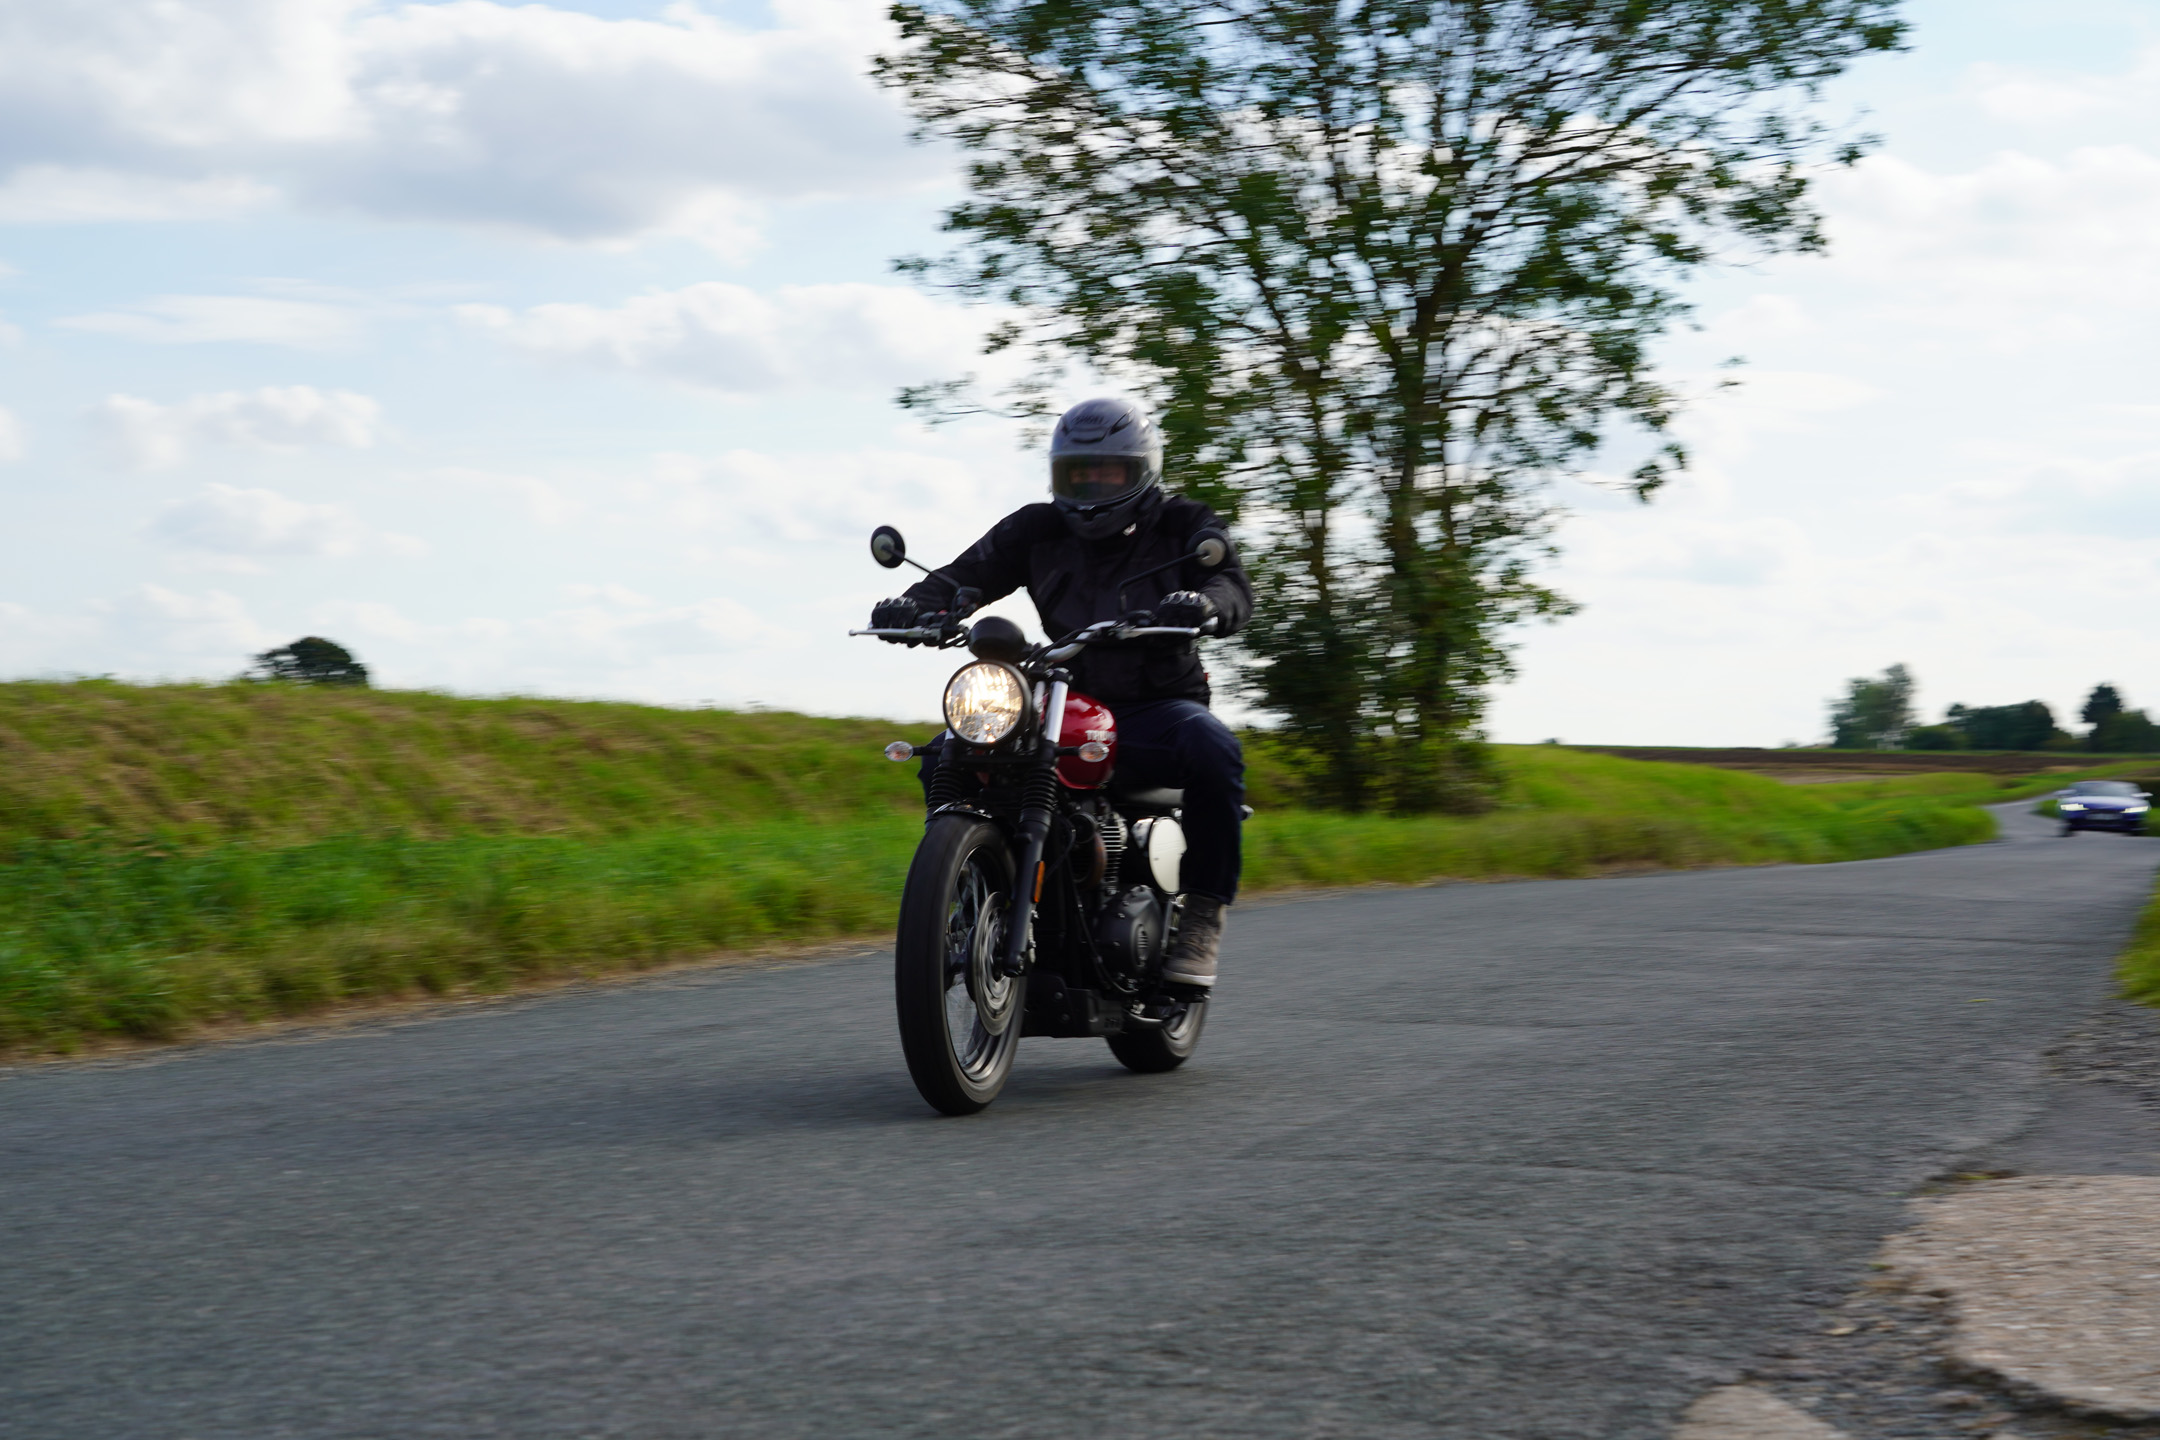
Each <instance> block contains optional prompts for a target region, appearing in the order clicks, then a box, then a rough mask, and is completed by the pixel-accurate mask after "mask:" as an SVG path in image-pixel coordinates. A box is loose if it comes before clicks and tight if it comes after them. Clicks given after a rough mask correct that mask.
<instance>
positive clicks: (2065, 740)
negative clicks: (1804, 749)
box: [1830, 665, 2160, 755]
mask: <svg viewBox="0 0 2160 1440" xmlns="http://www.w3.org/2000/svg"><path fill="white" fill-rule="evenodd" d="M1913 688H1914V682H1913V677H1912V672H1911V671H1909V670H1907V669H1906V668H1905V667H1904V666H1903V665H1892V666H1891V667H1890V668H1889V669H1887V670H1885V671H1883V673H1882V674H1881V675H1878V676H1862V677H1860V678H1858V679H1854V680H1848V681H1846V682H1845V693H1844V694H1843V695H1841V696H1839V697H1838V698H1837V699H1835V700H1832V701H1831V702H1830V744H1831V745H1832V746H1833V747H1835V748H1837V749H1840V750H2090V751H2097V752H2099V753H2102V754H2113V755H2126V754H2127V755H2143V754H2153V753H2160V724H2155V723H2154V722H2153V720H2152V719H2151V718H2150V717H2149V716H2147V715H2146V713H2145V712H2144V711H2143V710H2132V709H2130V708H2129V707H2128V705H2127V704H2126V703H2125V702H2124V700H2123V697H2122V692H2121V691H2120V690H2118V689H2116V687H2115V686H2113V685H2096V686H2094V687H2093V692H2092V694H2091V695H2089V696H2087V697H2086V699H2085V704H2084V706H2083V708H2081V709H2080V710H2079V711H2078V718H2079V719H2080V720H2082V721H2084V723H2085V725H2086V726H2087V727H2088V728H2087V729H2086V731H2085V733H2084V734H2083V735H2073V734H2071V733H2070V732H2069V731H2067V730H2064V729H2063V728H2062V727H2061V726H2059V725H2057V724H2056V723H2055V712H2054V710H2053V709H2051V708H2050V707H2049V705H2048V703H2047V702H2046V701H2045V700H2027V701H2024V702H2023V703H2021V704H2016V705H1964V704H1957V705H1952V706H1951V707H1950V708H1949V709H1948V710H1947V711H1945V712H1944V714H1943V718H1942V721H1941V722H1940V723H1939V724H1935V725H1922V724H1920V723H1919V717H1918V714H1917V713H1916V712H1915V711H1914V709H1913Z"/></svg>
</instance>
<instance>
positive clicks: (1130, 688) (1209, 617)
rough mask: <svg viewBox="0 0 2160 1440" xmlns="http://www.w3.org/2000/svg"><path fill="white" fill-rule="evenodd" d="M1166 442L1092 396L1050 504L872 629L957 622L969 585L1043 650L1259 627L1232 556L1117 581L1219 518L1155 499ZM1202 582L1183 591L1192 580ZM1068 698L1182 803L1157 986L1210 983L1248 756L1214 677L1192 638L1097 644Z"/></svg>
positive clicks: (1234, 872)
mask: <svg viewBox="0 0 2160 1440" xmlns="http://www.w3.org/2000/svg"><path fill="white" fill-rule="evenodd" d="M1162 468H1163V447H1162V432H1161V431H1160V430H1159V429H1158V428H1157V427H1156V425H1155V422H1154V420H1153V419H1152V418H1150V416H1149V415H1148V413H1147V411H1145V410H1143V409H1142V408H1141V407H1140V406H1138V405H1136V404H1134V403H1133V402H1132V401H1130V400H1114V399H1113V400H1088V401H1083V402H1082V403H1080V404H1078V405H1075V406H1074V407H1073V408H1072V409H1070V410H1067V411H1066V412H1065V414H1064V415H1063V416H1062V417H1060V418H1059V420H1058V423H1057V429H1056V430H1055V431H1054V432H1053V433H1052V435H1051V438H1050V495H1051V499H1050V501H1049V503H1047V504H1034V505H1024V506H1022V507H1021V508H1020V509H1018V510H1015V511H1014V512H1013V513H1012V514H1010V515H1008V516H1006V517H1005V518H1004V519H1003V520H1000V521H999V522H998V523H997V524H996V525H994V526H992V527H991V528H990V532H989V533H988V534H987V535H985V536H983V537H982V539H980V540H978V541H976V542H975V543H974V544H973V545H972V546H970V547H969V548H968V549H967V551H966V552H965V553H964V554H962V555H961V556H960V558H959V559H957V560H955V561H953V562H952V563H951V564H950V565H945V566H942V567H940V568H939V569H937V570H934V571H932V572H931V573H930V575H929V577H928V578H926V579H924V580H923V581H921V582H920V583H919V584H916V585H913V586H911V587H909V589H908V590H907V592H906V593H905V594H903V595H899V596H896V597H894V598H892V599H889V600H884V601H881V602H879V604H878V605H877V607H876V608H875V609H874V610H873V611H872V612H871V617H870V623H871V625H872V626H873V627H876V628H880V629H886V628H890V629H905V628H908V627H910V626H914V625H919V624H923V623H927V622H928V621H929V620H930V619H931V618H932V617H933V616H934V615H937V614H940V613H943V612H947V611H949V610H951V608H952V606H953V603H954V599H955V596H956V595H957V594H958V592H959V591H960V590H961V589H963V588H966V589H972V590H975V591H977V592H979V596H980V599H979V600H977V601H976V603H977V604H987V603H989V602H991V601H994V600H998V599H1001V598H1003V597H1004V596H1006V595H1010V594H1011V593H1012V592H1013V591H1015V590H1017V589H1019V588H1020V587H1022V586H1023V585H1024V586H1026V587H1027V592H1028V598H1029V599H1031V600H1033V601H1034V602H1035V613H1036V614H1037V615H1038V616H1040V617H1041V620H1042V625H1043V629H1044V630H1045V631H1046V632H1047V633H1048V635H1049V636H1050V638H1051V639H1053V640H1056V639H1059V638H1062V637H1064V636H1066V635H1069V634H1071V633H1072V632H1074V631H1076V630H1079V629H1081V628H1082V627H1083V626H1087V625H1091V624H1094V623H1095V622H1096V621H1099V620H1115V619H1119V618H1128V619H1130V618H1134V617H1135V616H1140V617H1141V618H1140V623H1143V624H1155V625H1177V626H1199V627H1202V628H1204V629H1206V630H1207V632H1208V633H1209V634H1213V635H1229V634H1232V633H1234V632H1236V631H1237V630H1238V629H1239V628H1240V627H1242V626H1243V625H1244V624H1245V622H1246V621H1247V620H1248V619H1250V618H1251V617H1252V606H1253V591H1252V582H1251V581H1250V580H1249V579H1248V578H1247V577H1246V575H1245V571H1244V569H1243V568H1242V567H1241V566H1240V565H1239V564H1238V562H1237V558H1236V556H1235V555H1232V556H1231V558H1230V559H1229V560H1228V561H1226V562H1225V563H1224V564H1223V565H1221V566H1219V567H1218V568H1216V569H1214V570H1213V571H1202V569H1201V567H1199V566H1198V565H1192V566H1190V567H1187V566H1173V567H1172V568H1170V569H1168V570H1164V571H1162V572H1161V573H1159V574H1156V575H1152V576H1149V577H1147V578H1146V579H1143V580H1139V581H1137V582H1135V583H1134V584H1132V585H1130V586H1128V587H1126V594H1125V609H1124V611H1123V612H1122V617H1121V612H1120V610H1119V601H1118V586H1119V582H1120V581H1122V580H1124V579H1126V577H1128V576H1131V575H1134V574H1137V573H1138V572H1140V571H1143V570H1150V569H1153V568H1154V567H1156V566H1159V565H1164V564H1166V563H1167V562H1170V561H1172V560H1176V559H1178V558H1180V557H1182V556H1188V555H1190V554H1191V553H1192V537H1193V536H1194V535H1195V534H1196V533H1197V532H1199V531H1201V530H1207V529H1221V528H1222V522H1221V521H1219V520H1218V519H1216V517H1215V515H1214V513H1213V512H1212V511H1210V510H1209V509H1208V508H1207V507H1206V506H1205V505H1202V504H1200V503H1199V502H1198V501H1196V500H1188V499H1185V498H1183V497H1181V496H1176V495H1171V494H1168V493H1166V492H1165V491H1164V490H1163V488H1162ZM1188 568H1189V569H1190V570H1191V571H1192V572H1193V573H1194V574H1196V575H1198V574H1204V575H1205V579H1204V580H1202V581H1201V583H1200V584H1199V587H1198V588H1197V589H1188V588H1186V585H1185V581H1186V578H1187V576H1186V573H1185V572H1186V571H1187V569H1188ZM1067 665H1068V667H1069V668H1070V669H1071V671H1072V673H1073V688H1074V689H1075V690H1078V691H1081V692H1082V693H1085V694H1088V695H1091V696H1093V697H1094V698H1095V699H1097V700H1100V701H1102V702H1103V703H1104V704H1106V705H1108V706H1109V707H1110V709H1111V711H1112V712H1113V713H1114V714H1115V715H1116V716H1117V768H1118V773H1119V776H1120V778H1121V779H1123V780H1124V781H1126V782H1137V783H1138V784H1140V785H1146V786H1168V787H1172V788H1177V789H1182V790H1183V791H1184V792H1185V800H1184V812H1183V817H1182V821H1181V823H1182V825H1183V828H1184V831H1185V837H1186V846H1187V848H1186V851H1185V859H1184V865H1183V871H1182V875H1183V883H1184V885H1185V909H1184V914H1183V917H1182V918H1181V920H1180V922H1179V925H1178V935H1177V942H1176V943H1175V944H1174V945H1173V946H1172V947H1171V949H1170V953H1169V955H1168V956H1167V957H1166V958H1165V960H1164V962H1163V978H1164V979H1165V980H1167V981H1170V982H1172V983H1174V984H1182V985H1191V986H1195V987H1207V986H1212V985H1213V984H1214V983H1215V972H1216V962H1217V958H1218V956H1219V954H1220V952H1221V948H1222V934H1223V910H1224V908H1225V907H1226V906H1228V905H1229V904H1230V903H1231V902H1232V901H1233V900H1235V899H1236V898H1237V886H1238V870H1239V865H1240V852H1239V834H1238V831H1239V826H1240V824H1241V822H1242V818H1243V805H1244V800H1245V758H1244V752H1243V750H1242V748H1241V747H1240V746H1239V744H1238V738H1237V736H1236V735H1235V734H1234V733H1233V732H1232V731H1231V729H1230V727H1229V726H1227V725H1225V724H1223V722H1222V721H1221V720H1219V719H1217V718H1216V717H1215V715H1214V713H1213V712H1212V711H1210V710H1209V709H1208V698H1209V689H1208V677H1207V672H1206V671H1205V670H1203V669H1202V668H1201V666H1200V657H1199V654H1198V649H1197V646H1196V645H1195V644H1194V642H1192V641H1190V640H1179V639H1174V638H1170V639H1163V638H1157V639H1148V640H1141V641H1134V642H1131V643H1128V644H1124V645H1094V646H1090V647H1088V648H1087V649H1086V650H1083V651H1082V652H1081V653H1080V654H1079V655H1077V656H1075V657H1074V658H1073V659H1072V660H1070V661H1068V662H1067ZM943 743H944V742H943V738H942V737H940V739H939V740H937V741H934V742H932V743H931V745H929V746H928V747H926V751H925V758H924V761H923V769H922V780H923V788H924V790H925V792H926V793H927V791H928V789H929V786H930V780H931V777H932V775H933V774H935V772H936V767H937V762H938V755H939V753H940V751H941V750H942V748H943Z"/></svg>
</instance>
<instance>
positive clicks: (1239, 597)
mask: <svg viewBox="0 0 2160 1440" xmlns="http://www.w3.org/2000/svg"><path fill="white" fill-rule="evenodd" d="M1191 528H1192V530H1194V531H1200V530H1228V529H1229V528H1230V527H1229V526H1227V525H1225V524H1223V523H1222V521H1220V520H1218V519H1216V518H1215V514H1214V512H1213V511H1211V510H1207V509H1205V508H1201V509H1200V518H1199V519H1198V520H1197V521H1196V522H1195V523H1194V524H1193V525H1192V527H1191ZM1187 568H1188V571H1190V570H1197V569H1198V568H1199V567H1198V566H1190V567H1187ZM1193 588H1194V589H1195V590H1198V591H1199V592H1200V593H1201V594H1202V595H1205V596H1207V598H1208V599H1210V600H1212V601H1214V602H1215V613H1216V614H1217V615H1218V616H1219V617H1221V618H1220V619H1219V620H1218V622H1217V623H1216V626H1215V633H1216V634H1217V635H1235V634H1236V633H1237V632H1238V631H1240V630H1242V629H1244V628H1245V622H1246V621H1248V620H1250V619H1252V610H1253V588H1252V579H1251V577H1249V576H1248V575H1246V573H1245V566H1244V565H1243V564H1242V563H1241V562H1240V561H1239V560H1238V558H1237V556H1236V555H1235V554H1233V555H1232V556H1231V557H1230V562H1229V563H1228V564H1226V565H1224V566H1223V567H1222V568H1221V569H1219V570H1216V571H1214V572H1213V573H1212V574H1210V575H1209V576H1208V578H1207V579H1206V580H1205V581H1204V582H1203V583H1201V584H1199V585H1195V586H1194V587H1193Z"/></svg>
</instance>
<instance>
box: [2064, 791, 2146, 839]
mask: <svg viewBox="0 0 2160 1440" xmlns="http://www.w3.org/2000/svg"><path fill="white" fill-rule="evenodd" d="M2151 809H2152V796H2151V795H2149V794H2147V793H2146V792H2145V791H2143V790H2140V789H2138V787H2137V786H2135V785H2133V784H2131V783H2130V782H2129V781H2127V780H2080V781H2078V782H2077V783H2076V784H2075V785H2072V786H2071V787H2070V788H2069V789H2067V790H2058V791H2056V792H2055V813H2056V815H2057V816H2058V817H2059V818H2060V819H2061V820H2062V822H2063V828H2062V833H2063V834H2064V835H2075V834H2077V833H2078V831H2080V830H2114V831H2117V832H2118V833H2120V834H2124V835H2142V834H2144V833H2145V815H2146V812H2147V811H2149V810H2151Z"/></svg>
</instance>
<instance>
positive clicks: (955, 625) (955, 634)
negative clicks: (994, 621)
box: [847, 620, 1214, 665]
mask: <svg viewBox="0 0 2160 1440" xmlns="http://www.w3.org/2000/svg"><path fill="white" fill-rule="evenodd" d="M847 633H848V634H850V635H872V636H875V637H877V638H878V639H880V640H898V641H900V642H902V643H903V644H908V645H935V646H937V647H938V648H940V649H946V648H949V647H951V646H954V645H958V644H960V643H962V642H963V641H965V640H966V639H967V627H966V626H965V625H963V624H961V623H959V622H958V621H953V622H950V623H947V624H944V625H918V626H913V627H911V628H908V629H871V630H850V631H848V632H847ZM1213 633H1214V632H1213V631H1212V630H1210V629H1209V628H1208V627H1207V626H1205V625H1127V624H1125V623H1124V622H1123V621H1120V620H1098V621H1096V622H1095V623H1094V624H1093V625H1090V626H1088V627H1087V628H1086V629H1084V630H1078V631H1075V632H1074V633H1073V634H1071V635H1068V636H1066V637H1065V639H1063V640H1062V641H1060V642H1059V643H1057V644H1056V645H1052V646H1048V647H1044V648H1040V649H1039V650H1038V654H1039V656H1040V658H1041V659H1043V660H1045V661H1047V662H1049V663H1050V664H1052V665H1056V664H1060V663H1062V662H1064V661H1066V660H1070V659H1071V658H1072V657H1073V656H1075V655H1077V654H1079V653H1080V652H1081V651H1082V650H1085V649H1086V648H1087V647H1088V646H1090V645H1094V644H1098V643H1100V642H1102V641H1118V640H1147V639H1155V638H1160V637H1175V638H1176V639H1180V640H1197V639H1199V638H1200V637H1202V636H1203V635H1210V634H1213Z"/></svg>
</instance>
